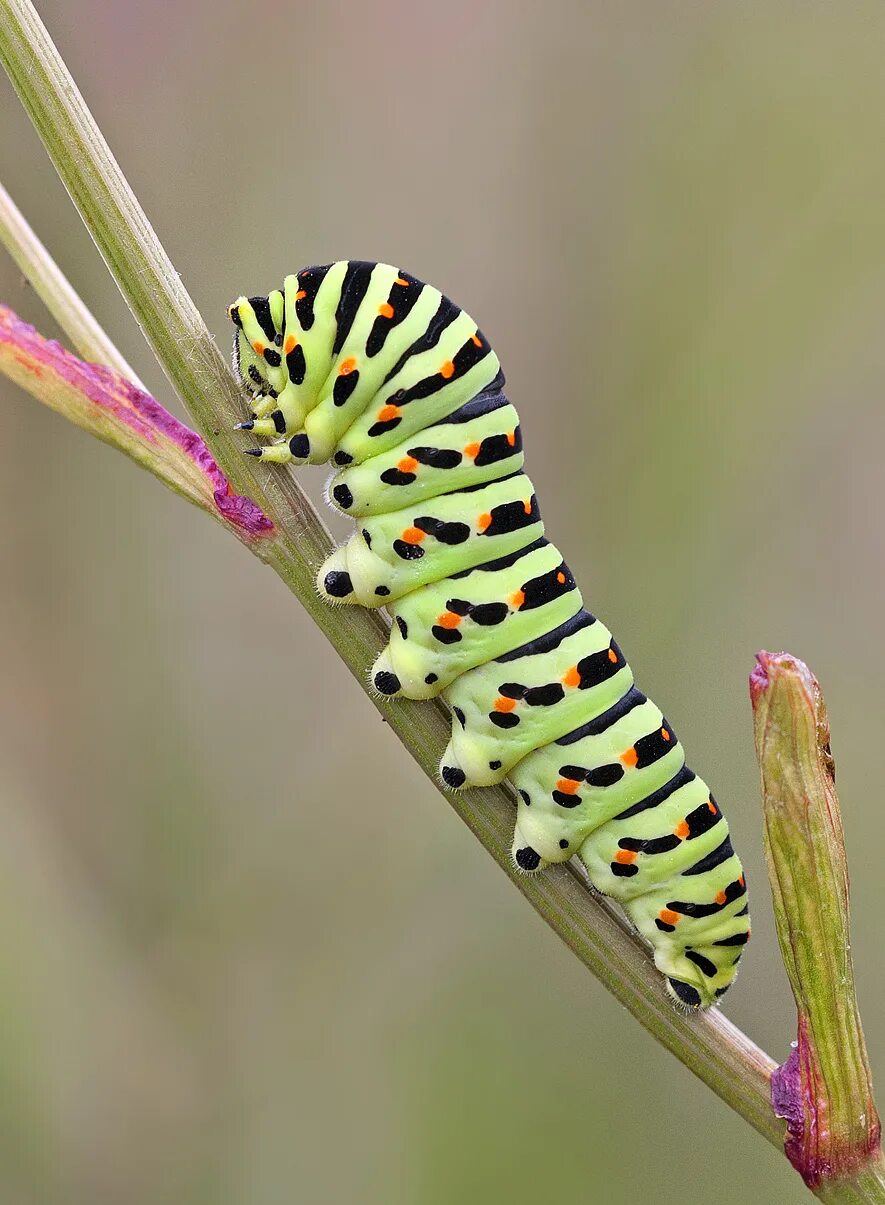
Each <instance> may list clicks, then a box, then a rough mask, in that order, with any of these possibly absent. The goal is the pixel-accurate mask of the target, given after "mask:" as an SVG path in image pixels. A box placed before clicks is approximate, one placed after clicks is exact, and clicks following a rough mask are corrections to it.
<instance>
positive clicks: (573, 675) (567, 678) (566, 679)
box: [562, 665, 581, 686]
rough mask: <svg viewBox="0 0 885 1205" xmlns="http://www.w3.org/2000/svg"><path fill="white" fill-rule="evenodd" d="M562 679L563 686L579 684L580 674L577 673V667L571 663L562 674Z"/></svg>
mask: <svg viewBox="0 0 885 1205" xmlns="http://www.w3.org/2000/svg"><path fill="white" fill-rule="evenodd" d="M562 681H563V684H564V685H565V686H580V685H581V675H580V674H579V673H578V667H577V666H576V665H573V666H572V668H571V669H569V670H566V672H565V673H564V674H563V676H562Z"/></svg>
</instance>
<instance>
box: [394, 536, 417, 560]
mask: <svg viewBox="0 0 885 1205" xmlns="http://www.w3.org/2000/svg"><path fill="white" fill-rule="evenodd" d="M393 551H394V552H395V553H396V555H397V556H398V557H402V559H403V560H404V561H420V559H421V557H422V556H424V549H423V548H422V547H421V545H420V544H407V543H406V542H405V540H394V541H393Z"/></svg>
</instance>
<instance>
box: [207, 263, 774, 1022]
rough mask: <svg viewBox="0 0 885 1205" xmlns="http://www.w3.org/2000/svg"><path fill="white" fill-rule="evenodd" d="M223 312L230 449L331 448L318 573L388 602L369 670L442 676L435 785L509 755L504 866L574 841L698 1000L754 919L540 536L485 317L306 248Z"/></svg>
mask: <svg viewBox="0 0 885 1205" xmlns="http://www.w3.org/2000/svg"><path fill="white" fill-rule="evenodd" d="M228 314H229V316H230V318H231V320H232V321H233V323H234V324H235V326H236V328H237V329H236V332H235V336H234V351H233V360H234V367H235V369H236V371H237V373H238V375H239V376H240V377H241V378H242V381H243V383H244V385H245V386H246V388H247V389H248V390H249V392H250V394H251V396H252V417H251V418H250V419H249V420H248V421H247V422H244V423H240V424H239V428H238V429H241V430H244V431H251V432H252V433H253V434H254V435H255V436H257V437H258V438H259V439H260V440H266V441H269V442H265V443H262V444H261V445H260V446H259V447H252V448H247V449H245V450H246V452H247V453H248V454H249V455H252V456H258V457H260V458H261V459H262V460H263V461H267V462H269V463H272V464H288V463H293V464H306V463H311V464H325V463H329V462H331V464H332V465H333V466H334V468H335V475H334V476H333V477H332V479H331V481H330V482H329V488H328V497H329V501H330V502H331V504H332V505H333V506H334V507H335V508H336V509H338V510H339V511H341V512H342V513H343V514H345V515H349V516H351V517H352V518H353V519H354V520H355V522H356V529H355V531H354V532H353V534H352V536H351V537H350V539H349V540H348V541H347V542H346V543H345V544H343V545H342V546H341V547H339V548H337V549H336V550H335V552H333V554H332V555H331V556H330V557H329V559H328V560H327V561H326V563H325V564H324V565H323V566H322V568H321V569H320V571H319V574H318V577H317V585H318V588H319V590H320V593H321V594H322V595H323V597H324V598H326V599H327V600H328V601H329V602H330V603H332V604H339V605H340V604H344V603H350V604H356V605H358V606H363V607H386V608H387V610H388V612H389V614H390V615H391V617H392V619H393V625H392V628H391V632H390V640H389V643H388V645H387V647H386V648H385V649H384V651H383V652H382V653H381V655H380V656H379V657H378V659H377V661H376V662H375V665H374V666H373V668H372V682H373V684H374V687H375V688H376V690H378V691H379V692H380V693H381V694H383V695H388V696H395V695H402V696H404V697H406V698H409V699H429V698H432V697H433V696H435V695H442V697H443V698H444V699H445V700H446V702H447V703H448V704H449V706H450V708H451V711H452V734H451V740H450V742H449V745H448V747H447V748H446V750H445V753H444V754H443V757H442V762H441V765H440V776H441V778H442V780H443V782H444V783H445V784H446V786H447V787H449V788H451V789H454V790H457V789H459V788H461V787H470V786H489V785H492V784H494V783H497V782H500V781H501V780H502V779H503V778H504V777H508V778H509V779H510V780H511V782H512V783H513V784H514V785H515V787H516V790H517V792H518V798H519V802H518V808H517V818H516V827H515V832H514V839H513V850H512V852H513V858H514V861H515V863H516V865H517V867H518V868H519V869H520V870H521V871H523V872H524V873H527V874H530V873H535V872H538V871H541V870H543V869H544V867H546V866H548V865H550V864H551V863H553V862H565V861H567V860H568V859H570V858H572V857H577V858H578V859H579V860H580V861H581V862H582V863H583V865H584V866H585V867H586V870H587V874H588V876H589V878H590V881H591V882H592V884H593V886H594V887H596V888H597V889H598V890H599V891H601V892H602V893H603V894H605V895H607V896H610V897H611V898H612V899H614V900H616V901H617V902H618V903H619V904H620V905H621V906H622V908H623V909H624V911H625V913H626V914H627V916H628V917H629V919H630V921H631V922H632V923H633V925H634V926H635V927H636V929H637V930H638V931H639V933H640V934H641V935H642V936H643V937H644V938H645V939H646V940H647V941H648V943H649V944H650V946H651V948H652V950H653V953H654V961H655V964H656V966H657V967H658V969H659V970H660V971H661V973H662V974H663V975H664V976H665V980H666V985H667V989H668V991H669V992H670V994H671V996H673V998H674V999H675V1000H676V1001H677V1002H678V1003H679V1004H681V1005H683V1006H687V1007H688V1008H690V1009H699V1008H707V1007H709V1006H710V1005H711V1004H713V1003H714V1002H715V1001H716V1000H717V999H718V998H719V997H720V996H722V994H723V993H724V992H725V991H726V990H727V988H728V987H729V985H730V984H731V983H732V982H733V980H734V978H735V975H736V973H737V964H738V962H739V960H740V956H741V954H742V952H743V948H744V945H745V943H746V942H747V939H748V938H749V935H750V920H749V914H748V905H747V889H746V884H745V881H744V875H743V871H742V869H741V864H740V861H739V859H738V857H737V854H736V853H735V852H734V850H733V849H732V845H731V840H730V838H729V833H728V823H727V821H726V820H725V817H724V816H723V814H722V812H721V811H720V809H719V807H718V805H717V803H716V801H715V799H714V798H713V796H712V795H711V793H710V790H709V788H708V787H707V785H706V784H705V783H704V782H703V780H702V779H700V778H699V777H698V776H697V775H696V774H695V773H694V772H693V771H692V770H690V769H688V767H687V766H686V764H685V756H684V753H683V749H682V745H681V743H680V741H679V740H678V738H677V736H676V734H675V732H674V731H673V728H672V726H671V724H670V723H669V722H668V721H667V720H666V719H665V718H664V716H663V715H662V713H661V711H660V710H659V708H658V707H657V706H656V705H655V704H654V703H653V702H652V701H651V700H650V699H648V698H646V696H645V695H644V694H642V692H641V691H640V690H639V689H638V688H637V687H636V685H635V684H634V681H633V673H632V671H631V669H630V666H629V665H628V664H627V661H626V659H625V657H624V654H623V653H622V652H621V650H620V648H619V647H618V645H617V643H616V642H615V640H614V638H613V637H612V634H611V633H610V632H609V630H608V628H606V627H605V625H604V624H603V623H602V622H601V621H600V620H598V619H597V618H596V617H595V616H594V615H592V614H591V613H590V612H589V611H588V610H586V609H585V608H584V604H583V599H582V596H581V592H580V590H579V589H578V586H577V584H576V582H575V579H574V577H573V576H572V573H571V571H570V569H569V567H568V565H566V563H565V561H564V560H563V558H562V555H561V554H560V552H559V551H558V550H557V548H556V547H555V546H554V545H553V544H552V543H550V541H549V540H548V539H547V538H546V536H545V531H544V524H543V521H542V519H541V514H540V511H539V509H538V502H537V499H536V497H535V491H534V488H533V486H532V483H531V481H530V480H529V478H528V477H527V476H526V474H525V472H524V471H523V447H522V436H521V434H520V428H519V418H518V416H517V413H516V411H515V409H514V408H513V406H512V405H511V403H510V401H509V400H508V398H507V397H506V395H505V393H504V374H503V373H502V371H501V367H500V364H499V363H498V358H497V356H496V355H495V353H494V351H493V350H492V349H491V347H490V346H489V343H488V341H487V339H486V338H485V336H484V335H483V333H482V331H480V330H479V329H478V328H477V326H476V323H475V322H474V321H473V320H472V319H471V318H470V317H469V316H468V315H467V314H465V313H464V311H463V310H461V309H459V307H458V306H456V305H455V304H454V303H453V302H451V301H450V300H449V299H448V298H447V297H445V296H443V294H442V293H440V292H439V291H438V290H437V289H435V288H433V287H432V286H431V285H427V284H424V283H422V282H421V281H420V280H417V279H416V278H415V277H414V276H411V275H410V274H409V273H408V272H404V271H402V270H401V269H399V268H394V267H390V266H389V265H387V264H376V263H367V262H362V261H358V260H341V261H339V262H337V263H333V264H326V265H324V266H322V267H310V268H304V269H303V270H302V271H300V272H298V273H297V274H295V275H292V276H287V277H286V278H285V280H284V282H283V287H282V289H275V290H273V292H271V293H269V294H267V296H260V297H259V296H256V297H240V298H238V299H237V300H236V301H235V302H234V303H233V304H232V305H231V306H230V308H229V310H228Z"/></svg>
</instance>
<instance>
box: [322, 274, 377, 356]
mask: <svg viewBox="0 0 885 1205" xmlns="http://www.w3.org/2000/svg"><path fill="white" fill-rule="evenodd" d="M374 267H375V265H374V264H369V263H366V262H365V261H364V260H359V259H352V260H348V263H347V271H346V272H345V273H344V280H343V281H342V283H341V294H340V296H339V298H338V306H337V308H336V310H335V323H336V327H337V329H336V331H335V342H334V343H333V344H332V355H333V356H337V355H338V353H339V352H340V351H341V348H342V347H343V346H344V343H345V341H346V339H347V336H348V335H349V334H350V331H351V327H352V326H353V323H354V319H355V318H356V316H357V312H358V311H359V308H360V306H361V305H362V303H363V298H364V297H365V295H366V293H367V291H368V288H369V283H370V281H371V279H372V270H373V269H374Z"/></svg>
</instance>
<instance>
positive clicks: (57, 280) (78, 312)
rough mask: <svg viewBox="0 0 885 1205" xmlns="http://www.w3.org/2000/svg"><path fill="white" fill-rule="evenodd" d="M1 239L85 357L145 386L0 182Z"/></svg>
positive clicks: (134, 382) (142, 386)
mask: <svg viewBox="0 0 885 1205" xmlns="http://www.w3.org/2000/svg"><path fill="white" fill-rule="evenodd" d="M0 243H2V244H3V246H4V247H5V248H6V250H7V251H8V252H9V254H10V255H11V256H12V258H13V259H14V260H15V262H16V263H17V264H18V266H19V268H21V271H22V274H23V275H24V276H25V277H26V278H27V279H28V280H29V281H30V283H31V285H32V287H33V289H34V292H35V293H36V294H37V296H38V297H39V298H40V300H41V301H42V302H43V304H44V305H45V306H46V308H47V310H49V312H50V314H51V315H52V317H53V318H54V319H55V321H56V322H57V323H58V325H59V326H60V327H61V329H62V330H63V331H64V333H65V334H66V335H67V336H68V338H69V339H70V341H71V343H72V344H73V346H74V347H75V348H76V350H77V351H78V352H79V353H80V355H81V356H82V358H83V359H84V360H90V361H91V362H92V363H93V364H104V366H105V367H106V368H112V369H113V370H114V372H117V373H119V374H120V376H121V377H125V378H126V379H127V381H131V382H132V384H133V385H137V386H138V388H139V389H144V385H142V383H141V381H139V379H138V377H137V376H136V375H135V369H134V368H133V367H132V366H131V365H130V364H129V363H127V361H126V359H125V357H124V356H123V354H122V352H120V351H119V350H118V349H117V348H116V346H115V345H114V344H113V343H112V342H111V339H110V337H109V336H108V335H107V333H106V332H105V330H104V329H103V328H102V326H101V325H100V323H99V322H98V319H97V318H96V317H95V316H94V315H93V313H92V311H91V310H90V309H89V308H88V307H87V306H86V305H85V304H84V303H83V301H81V299H80V297H79V295H78V293H77V291H76V290H75V289H74V287H73V285H72V284H71V282H70V281H69V280H68V278H67V277H66V276H65V274H64V272H62V270H61V268H59V266H58V264H57V263H55V261H54V260H53V258H52V256H51V255H50V254H49V252H48V251H47V249H46V247H44V245H43V243H41V241H40V239H39V238H38V237H37V235H36V234H35V233H34V231H33V230H32V229H31V227H30V225H29V224H28V221H27V219H26V218H25V215H24V214H23V213H22V211H21V210H20V209H19V207H18V206H17V205H16V203H15V201H13V199H12V197H11V196H10V195H9V193H8V192H7V191H6V189H5V188H4V187H3V185H2V183H0Z"/></svg>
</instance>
